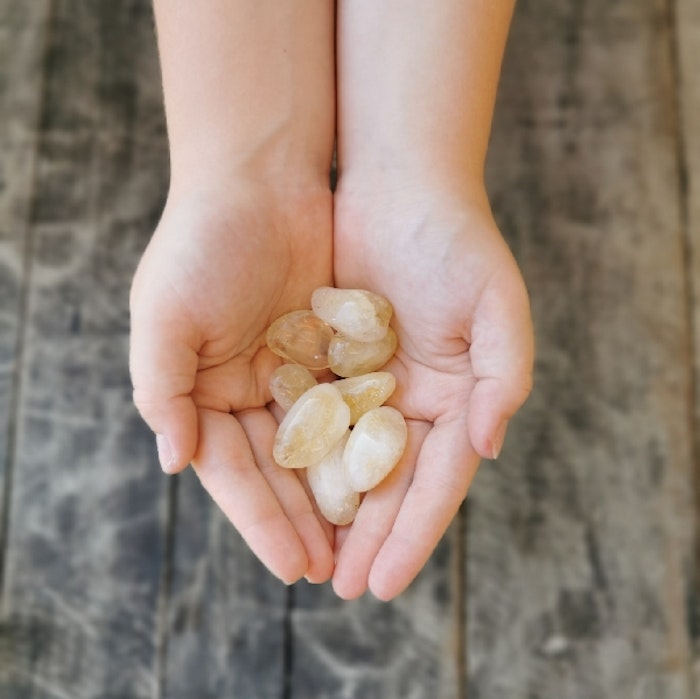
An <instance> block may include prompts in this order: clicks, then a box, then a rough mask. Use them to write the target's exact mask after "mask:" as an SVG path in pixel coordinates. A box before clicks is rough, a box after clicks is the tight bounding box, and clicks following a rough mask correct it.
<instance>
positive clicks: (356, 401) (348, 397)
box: [333, 371, 396, 425]
mask: <svg viewBox="0 0 700 699" xmlns="http://www.w3.org/2000/svg"><path fill="white" fill-rule="evenodd" d="M333 384H334V385H335V386H337V387H338V390H339V391H340V393H341V394H342V396H343V400H344V401H345V402H346V403H347V404H348V407H349V408H350V424H351V425H354V424H355V423H356V422H357V421H358V420H359V419H360V417H361V416H362V415H363V414H364V413H366V412H367V411H368V410H372V408H378V407H379V406H380V405H382V404H383V403H384V402H385V401H386V400H387V398H389V396H390V395H391V394H392V393H393V392H394V389H395V388H396V379H395V378H394V375H393V374H390V373H389V372H388V371H373V372H371V373H369V374H362V376H353V377H351V378H349V379H338V380H337V381H334V382H333Z"/></svg>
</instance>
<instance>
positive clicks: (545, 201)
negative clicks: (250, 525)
mask: <svg viewBox="0 0 700 699" xmlns="http://www.w3.org/2000/svg"><path fill="white" fill-rule="evenodd" d="M699 63H700V3H698V2H697V0H675V2H670V0H665V1H663V2H662V1H661V0H619V1H618V2H615V3H610V2H607V1H606V0H584V1H582V2H577V1H575V0H566V1H565V2H559V1H557V0H537V1H535V0H520V1H519V3H518V7H517V11H516V17H515V21H514V24H513V30H512V34H511V39H510V43H509V48H508V55H507V59H506V63H505V66H504V74H503V80H502V85H501V89H500V92H499V102H498V106H497V117H496V123H495V126H494V133H493V138H492V147H491V152H490V156H489V171H488V174H489V188H490V191H491V194H492V199H493V202H494V206H495V209H496V213H497V217H498V220H499V222H500V224H501V226H502V228H503V230H504V232H505V233H506V235H507V237H508V240H509V242H510V243H511V245H512V248H513V250H514V253H515V255H516V257H517V258H518V260H519V262H520V263H521V266H522V268H523V272H524V274H525V277H526V280H527V282H528V286H529V288H530V292H531V297H532V304H533V311H534V315H535V321H536V329H537V338H538V361H537V367H536V388H535V392H534V393H533V396H532V398H531V399H530V401H529V403H528V405H527V406H526V408H525V409H524V410H523V411H522V412H521V413H520V414H519V415H518V417H517V418H516V419H514V420H513V422H512V425H511V430H510V434H509V437H508V440H507V442H506V447H505V449H504V452H503V455H502V457H501V458H500V459H499V460H498V461H497V462H495V463H485V464H484V465H483V466H482V468H481V470H480V472H479V474H478V475H477V478H476V480H475V482H474V485H473V488H472V491H471V493H470V496H469V498H468V501H467V503H466V507H465V508H464V510H463V512H462V513H461V515H460V518H458V520H457V521H456V522H455V523H454V525H453V527H452V528H451V529H450V531H449V532H448V535H447V536H446V537H445V539H444V540H443V541H442V542H441V544H440V546H439V548H438V549H437V551H436V552H435V555H434V556H433V557H432V558H431V560H430V562H429V563H428V565H427V566H426V568H425V570H424V571H423V572H422V573H421V575H420V576H419V578H418V579H417V580H416V582H415V583H414V585H412V586H411V587H410V588H409V590H408V591H407V592H406V593H405V594H404V595H402V596H401V597H400V598H399V599H397V600H395V601H394V602H392V603H389V604H385V603H380V602H378V601H376V600H374V599H372V598H371V596H366V597H364V598H362V599H360V600H357V601H355V602H352V603H346V602H342V601H340V600H338V599H337V598H335V596H334V595H333V593H332V590H331V589H330V587H329V586H328V585H322V586H312V585H308V584H306V583H303V582H302V583H299V584H297V585H295V586H293V587H292V588H286V587H285V586H284V585H282V584H281V583H279V582H278V581H276V580H274V579H273V578H272V577H271V576H270V575H269V574H268V573H267V572H266V571H265V570H264V568H263V567H262V566H261V565H260V564H259V563H258V562H257V561H256V560H255V558H254V557H253V556H252V554H251V553H250V552H249V551H248V549H247V548H246V546H245V545H244V543H243V542H242V540H241V539H240V537H239V535H238V534H237V533H236V532H235V531H234V530H233V529H232V528H231V526H230V524H229V523H228V522H227V521H226V519H225V518H224V517H223V515H222V514H221V513H220V512H219V511H218V509H217V508H216V507H215V506H214V505H213V503H212V502H211V499H210V498H209V496H208V495H207V494H206V493H205V492H204V491H203V490H202V488H201V486H200V485H199V483H198V482H197V480H196V477H195V476H194V474H193V473H191V472H187V473H184V474H182V475H181V476H177V477H174V478H170V479H169V478H167V477H165V476H163V475H162V474H161V473H160V470H159V468H158V465H157V463H156V458H155V453H154V448H153V442H152V438H151V435H150V434H149V432H148V430H147V429H146V428H145V426H144V425H143V424H142V422H141V421H140V419H139V418H138V416H137V414H136V411H135V410H134V408H133V406H132V404H131V390H130V383H129V378H128V371H127V345H128V331H129V325H128V309H127V298H128V290H129V285H130V281H131V276H132V274H133V271H134V268H135V265H136V263H137V260H138V258H139V256H140V254H141V251H142V250H143V248H144V246H145V245H146V243H147V241H148V238H149V236H150V233H151V231H152V229H153V227H154V225H155V223H156V221H157V218H158V215H159V213H160V210H161V207H162V204H163V201H164V197H165V192H166V187H167V177H168V159H167V147H166V139H165V126H164V118H163V111H162V104H161V88H160V76H159V71H158V64H157V57H156V51H155V39H154V34H153V25H152V17H151V8H150V2H149V0H120V2H98V1H97V0H36V2H35V1H34V0H32V2H27V1H25V0H0V492H2V493H3V496H2V497H1V498H0V546H2V550H0V561H2V567H0V571H2V576H0V581H2V585H3V587H2V605H1V606H0V699H55V698H59V699H97V698H99V699H142V698H143V699H145V698H148V699H165V698H169V699H215V698H216V699H259V698H262V699H268V698H270V699H273V698H274V699H278V698H279V699H335V698H336V697H337V698H338V699H356V698H357V699H374V698H375V697H376V698H377V699H379V698H382V699H394V698H396V699H424V698H425V699H457V698H459V699H462V698H463V697H468V698H469V699H594V698H595V699H600V698H603V697H605V698H607V697H615V698H616V699H617V698H618V697H619V698H620V699H628V698H629V699H647V698H649V699H697V697H700V674H699V673H700V595H699V594H698V585H700V516H699V514H700V511H699V510H698V503H700V463H699V461H700V378H699V377H700V349H699V348H700V126H699V124H700V120H699V119H698V118H697V115H698V114H700V81H698V80H697V75H696V74H697V72H698V71H697V69H698V67H699ZM8 474H9V475H8ZM5 506H7V507H6V509H5ZM5 525H6V526H5Z"/></svg>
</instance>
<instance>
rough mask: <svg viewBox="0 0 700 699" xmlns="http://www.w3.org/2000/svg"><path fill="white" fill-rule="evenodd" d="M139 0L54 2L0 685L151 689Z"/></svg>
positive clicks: (149, 110) (160, 483) (134, 692)
mask: <svg viewBox="0 0 700 699" xmlns="http://www.w3.org/2000/svg"><path fill="white" fill-rule="evenodd" d="M150 12H151V10H150V6H149V4H148V3H146V2H137V1H128V2H120V3H94V2H77V1H72V2H71V1H69V0H60V1H59V0H56V1H55V2H53V3H52V14H51V21H50V25H49V29H48V31H49V40H48V45H47V53H46V60H45V63H44V66H43V70H44V81H45V83H44V88H43V104H42V111H41V119H40V122H39V134H38V138H39V148H38V155H37V158H38V160H37V170H36V186H35V189H34V192H33V206H32V211H31V229H32V230H31V241H32V247H31V255H32V259H31V270H30V272H31V273H30V277H29V282H30V287H29V297H28V301H29V303H28V316H27V321H26V322H27V329H26V342H25V345H24V354H23V355H22V357H20V358H19V359H20V361H21V365H22V373H21V392H20V396H21V401H20V404H19V406H18V413H17V422H18V434H17V451H16V459H15V461H14V464H13V469H14V470H13V483H12V492H11V501H10V505H11V508H10V512H9V531H8V537H7V551H6V557H7V569H6V575H5V589H4V591H3V593H4V596H3V609H4V612H5V614H4V617H3V622H2V623H3V628H4V631H5V637H4V639H3V643H2V645H1V646H0V648H1V651H2V656H0V668H1V669H0V696H3V697H11V698H13V699H14V697H22V698H23V699H33V698H35V697H37V698H38V697H42V698H43V697H71V699H82V698H85V699H87V698H92V697H98V696H99V697H103V698H105V699H108V698H113V699H116V698H117V697H124V698H126V697H129V698H130V699H140V698H142V697H143V698H144V699H145V698H146V697H149V698H150V697H154V696H155V695H156V691H157V680H158V667H157V666H158V655H157V648H158V638H157V609H158V605H157V597H158V591H159V587H160V581H161V575H162V569H163V554H164V541H165V537H164V518H165V513H166V507H165V505H166V486H165V484H166V480H165V479H164V478H163V476H162V475H161V474H160V471H159V469H158V467H157V465H156V462H155V459H154V454H153V452H154V450H153V445H152V438H151V436H150V434H149V433H148V432H147V430H146V429H145V426H144V425H143V424H142V422H141V420H140V418H139V417H138V416H137V414H136V412H135V409H134V407H133V405H132V401H131V386H130V381H129V377H128V371H127V339H128V331H129V318H128V307H127V298H128V289H129V285H130V278H131V274H132V272H133V269H134V267H135V264H136V261H137V259H138V257H139V255H140V252H141V250H142V248H143V247H144V245H145V242H146V240H147V239H148V237H149V236H150V233H151V231H152V229H153V226H154V224H155V222H156V220H157V217H158V215H159V211H160V208H161V206H162V200H163V195H164V191H165V187H166V185H167V169H166V168H167V154H166V151H165V148H164V124H163V118H162V109H161V107H160V104H161V96H160V90H159V81H158V70H157V62H156V55H155V46H154V37H153V29H152V24H151V21H150Z"/></svg>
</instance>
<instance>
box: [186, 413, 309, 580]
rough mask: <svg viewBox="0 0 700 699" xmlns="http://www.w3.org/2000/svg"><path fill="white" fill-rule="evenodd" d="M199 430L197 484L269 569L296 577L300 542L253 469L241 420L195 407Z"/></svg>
mask: <svg viewBox="0 0 700 699" xmlns="http://www.w3.org/2000/svg"><path fill="white" fill-rule="evenodd" d="M199 433H200V441H199V447H198V448H197V453H196V454H195V457H194V459H193V462H192V463H193V466H194V468H195V471H196V472H197V475H198V476H199V479H200V480H201V482H202V485H203V486H204V487H205V488H206V490H207V491H208V492H209V494H210V495H211V496H212V498H213V499H214V501H215V502H216V504H217V505H218V506H219V507H220V508H221V510H222V511H223V512H224V514H225V515H226V516H227V517H228V518H229V520H231V522H232V524H233V526H234V527H236V529H237V530H238V531H239V532H240V534H241V536H242V537H243V539H244V540H245V541H246V543H247V544H248V546H249V547H250V548H251V550H252V551H253V553H255V555H256V556H257V557H258V558H259V559H260V560H261V561H262V562H263V564H264V565H266V566H267V568H268V569H269V570H270V571H271V572H272V573H273V574H274V575H276V576H277V577H278V578H280V579H281V580H283V581H285V582H286V583H288V584H289V583H292V582H294V581H296V580H298V579H299V578H301V577H302V576H303V575H304V573H305V572H306V570H307V568H308V558H307V555H306V549H305V547H304V543H303V542H302V540H301V538H300V537H299V535H298V533H297V531H296V530H295V528H294V526H293V525H292V523H291V522H290V521H289V518H288V517H287V515H286V513H285V512H284V510H283V509H282V506H281V505H280V503H279V501H278V499H277V497H276V496H275V493H274V492H273V490H272V489H271V487H270V485H269V484H268V482H267V480H266V479H265V477H264V476H263V475H262V473H261V472H260V470H259V469H258V465H257V463H256V462H255V458H254V457H253V453H252V452H251V449H250V444H249V443H248V438H247V436H246V433H245V432H244V430H243V428H242V427H241V424H240V423H239V422H238V420H237V419H236V418H235V417H234V416H233V415H229V414H227V413H219V412H216V411H214V410H207V409H200V410H199Z"/></svg>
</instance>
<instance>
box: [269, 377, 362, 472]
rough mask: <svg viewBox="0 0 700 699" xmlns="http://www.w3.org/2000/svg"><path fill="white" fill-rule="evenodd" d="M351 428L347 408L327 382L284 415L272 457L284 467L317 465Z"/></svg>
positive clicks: (314, 388) (317, 386)
mask: <svg viewBox="0 0 700 699" xmlns="http://www.w3.org/2000/svg"><path fill="white" fill-rule="evenodd" d="M349 426H350V408H348V406H347V404H346V403H345V401H344V400H343V397H342V395H341V394H340V391H339V390H338V389H337V388H336V387H335V386H333V384H330V383H321V384H318V385H316V386H314V387H313V388H310V389H309V390H308V391H306V393H304V395H302V396H301V398H299V400H297V402H296V403H294V405H293V406H292V407H291V409H290V410H289V412H288V413H287V414H286V415H285V416H284V419H283V420H282V422H281V423H280V426H279V428H278V430H277V434H276V435H275V441H274V444H273V448H272V455H273V457H274V459H275V461H276V462H277V463H278V464H279V465H280V466H284V467H285V468H304V467H307V466H312V465H313V464H317V463H318V462H319V461H320V460H321V459H322V458H323V457H324V456H325V455H326V454H328V452H329V451H330V450H331V449H332V448H333V447H334V446H335V445H336V444H337V443H338V442H339V441H340V439H341V438H342V436H343V435H344V434H345V431H346V430H347V429H348V427H349Z"/></svg>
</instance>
